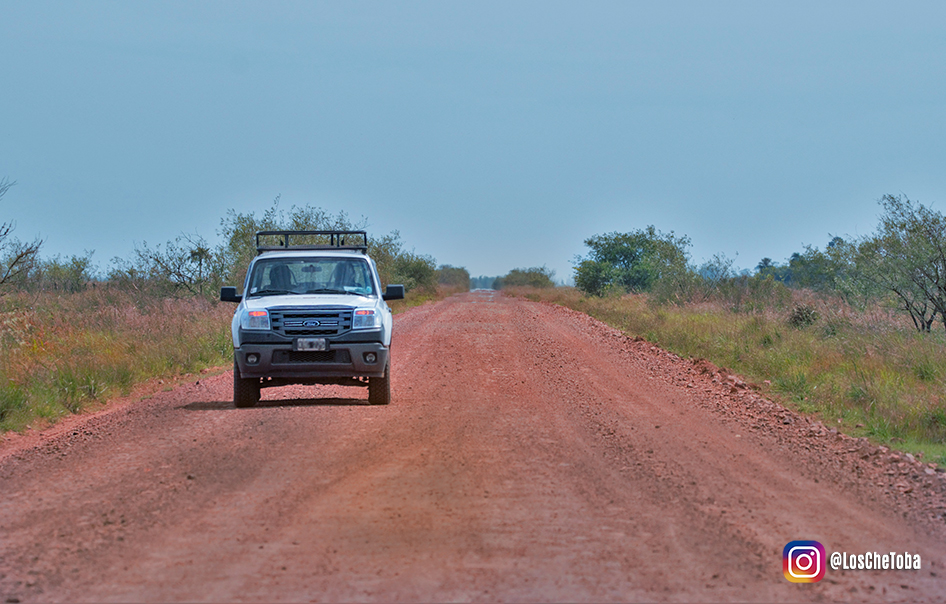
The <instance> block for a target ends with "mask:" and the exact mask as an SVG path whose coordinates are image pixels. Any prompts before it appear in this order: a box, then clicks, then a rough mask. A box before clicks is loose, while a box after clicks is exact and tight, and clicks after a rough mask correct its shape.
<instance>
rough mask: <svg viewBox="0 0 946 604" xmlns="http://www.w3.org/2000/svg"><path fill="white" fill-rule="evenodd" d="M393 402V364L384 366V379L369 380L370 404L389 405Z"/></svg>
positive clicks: (374, 378)
mask: <svg viewBox="0 0 946 604" xmlns="http://www.w3.org/2000/svg"><path fill="white" fill-rule="evenodd" d="M390 402H391V364H390V363H388V364H387V365H385V366H384V377H379V378H376V377H373V378H368V403H369V404H371V405H387V404H388V403H390Z"/></svg>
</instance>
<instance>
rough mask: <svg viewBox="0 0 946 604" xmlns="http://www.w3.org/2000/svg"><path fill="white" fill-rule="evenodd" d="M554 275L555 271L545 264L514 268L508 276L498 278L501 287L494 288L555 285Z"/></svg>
mask: <svg viewBox="0 0 946 604" xmlns="http://www.w3.org/2000/svg"><path fill="white" fill-rule="evenodd" d="M554 276H555V271H553V270H550V269H549V268H547V267H544V266H534V267H532V268H514V269H512V270H511V271H509V272H508V273H507V274H506V276H504V277H502V278H501V279H498V281H499V283H498V285H499V287H495V288H494V289H502V288H503V287H541V288H546V287H555V281H553V280H552V277H554Z"/></svg>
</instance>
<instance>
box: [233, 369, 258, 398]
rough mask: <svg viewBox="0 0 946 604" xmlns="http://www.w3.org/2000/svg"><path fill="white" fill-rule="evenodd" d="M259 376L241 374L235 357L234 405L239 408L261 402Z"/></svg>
mask: <svg viewBox="0 0 946 604" xmlns="http://www.w3.org/2000/svg"><path fill="white" fill-rule="evenodd" d="M259 392H260V383H259V378H244V377H241V376H240V366H239V365H238V364H237V362H236V359H233V406H234V407H236V408H238V409H246V408H248V407H255V406H256V403H258V402H259V396H260V394H259Z"/></svg>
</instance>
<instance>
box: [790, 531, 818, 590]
mask: <svg viewBox="0 0 946 604" xmlns="http://www.w3.org/2000/svg"><path fill="white" fill-rule="evenodd" d="M824 567H825V558H824V546H823V545H821V544H820V543H818V542H817V541H792V542H790V543H789V544H788V545H786V546H785V549H784V550H782V573H784V574H785V578H786V579H788V580H789V581H791V582H792V583H817V582H818V581H820V580H821V579H823V578H824Z"/></svg>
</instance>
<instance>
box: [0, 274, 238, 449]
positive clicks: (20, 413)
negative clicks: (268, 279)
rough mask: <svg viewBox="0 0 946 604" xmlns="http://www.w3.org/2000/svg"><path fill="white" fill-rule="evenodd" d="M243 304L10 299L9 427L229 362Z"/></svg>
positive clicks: (86, 296)
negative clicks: (236, 311) (236, 307)
mask: <svg viewBox="0 0 946 604" xmlns="http://www.w3.org/2000/svg"><path fill="white" fill-rule="evenodd" d="M232 313H233V307H232V306H230V305H226V304H220V305H214V304H212V303H210V302H207V301H206V300H203V299H196V298H191V299H178V300H176V299H148V298H145V297H143V296H140V295H135V294H133V293H130V292H126V291H120V290H114V289H111V290H108V289H104V288H97V289H95V290H89V291H85V292H81V293H75V294H66V295H61V296H60V295H51V294H32V295H31V294H10V295H7V296H5V297H3V298H2V299H0V349H2V354H0V431H5V430H11V429H14V430H16V429H22V428H23V427H25V426H27V425H29V424H31V423H32V422H34V421H35V420H36V419H37V418H41V419H45V420H50V421H55V420H56V419H57V418H58V417H61V416H63V415H66V414H70V413H75V412H77V411H79V410H80V409H81V408H83V407H84V406H86V405H87V404H89V403H90V402H93V401H99V400H104V399H106V398H109V397H114V396H118V395H120V394H123V393H127V392H128V391H129V389H130V388H131V387H132V386H133V385H134V384H135V383H137V382H140V381H143V380H146V379H149V378H153V377H165V376H173V375H178V374H184V373H190V372H194V371H197V370H200V369H202V368H206V367H212V366H216V365H222V364H226V363H229V361H230V359H231V357H232V345H231V342H230V333H229V326H230V317H231V316H232Z"/></svg>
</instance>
